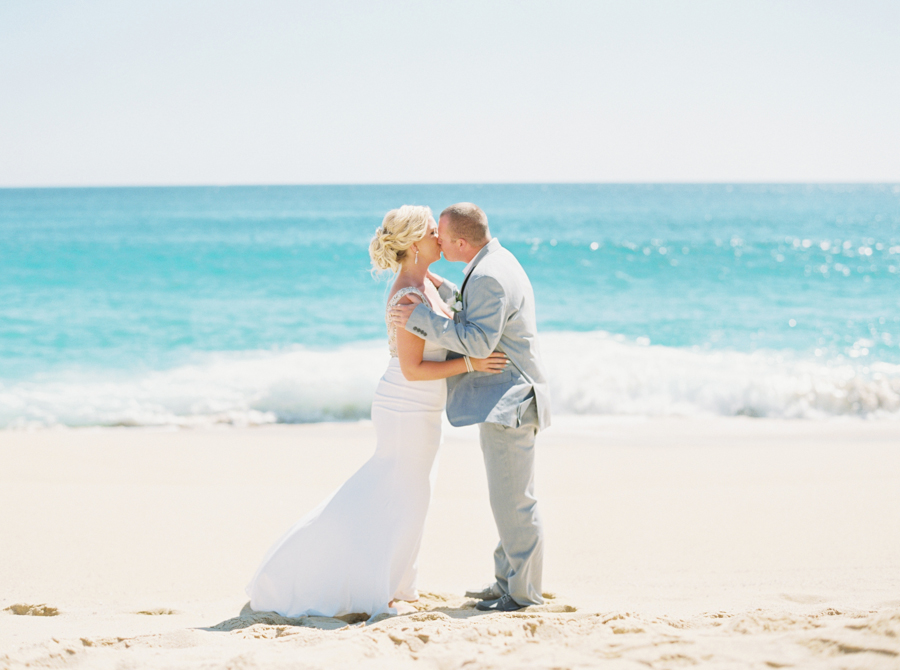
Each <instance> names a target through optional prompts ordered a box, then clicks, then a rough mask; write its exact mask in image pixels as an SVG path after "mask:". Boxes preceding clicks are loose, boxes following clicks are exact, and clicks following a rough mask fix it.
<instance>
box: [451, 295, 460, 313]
mask: <svg viewBox="0 0 900 670" xmlns="http://www.w3.org/2000/svg"><path fill="white" fill-rule="evenodd" d="M453 299H454V301H455V302H454V303H453V304H452V305H450V310H451V311H452V312H453V313H454V314H456V313H457V312H459V311H461V310H462V308H463V304H462V293H460V292H459V291H454V292H453Z"/></svg>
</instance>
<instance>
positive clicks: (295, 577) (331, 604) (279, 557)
mask: <svg viewBox="0 0 900 670" xmlns="http://www.w3.org/2000/svg"><path fill="white" fill-rule="evenodd" d="M408 293H414V294H416V295H418V296H419V297H420V298H421V299H422V300H424V301H425V304H428V299H427V298H426V297H425V296H424V295H423V294H422V293H421V292H420V291H418V290H417V289H411V288H407V289H401V290H399V291H397V293H396V294H394V296H393V298H391V301H390V302H389V303H388V305H387V308H388V309H390V308H391V307H393V306H394V305H395V304H396V303H397V302H398V301H399V300H400V299H401V298H402V297H403V296H404V295H406V294H408ZM386 321H387V325H388V341H389V346H390V349H391V359H390V363H389V364H388V367H387V370H386V371H385V373H384V376H383V377H382V378H381V381H379V383H378V388H377V390H376V391H375V398H374V400H373V402H372V422H373V423H374V424H375V433H376V436H377V443H376V447H375V453H374V455H373V456H372V458H370V459H369V460H368V461H367V462H366V463H365V464H364V465H363V466H362V467H361V468H360V469H359V470H357V471H356V473H355V474H354V475H352V476H351V477H350V479H348V480H347V481H346V482H345V483H344V484H343V486H341V487H340V488H339V489H338V490H337V491H335V492H334V493H333V494H332V495H331V496H330V497H329V498H328V499H326V500H325V501H323V502H322V503H321V504H320V505H319V506H318V507H316V508H315V509H314V510H312V511H311V512H309V514H307V515H306V516H304V517H303V518H302V519H300V521H298V522H297V523H296V524H294V526H293V527H292V528H291V529H290V530H289V531H288V532H287V533H286V534H285V535H284V536H283V537H282V538H281V539H279V540H278V541H277V542H276V543H275V544H274V545H273V546H272V548H271V549H269V552H268V553H267V554H266V556H265V558H264V559H263V561H262V565H260V566H259V569H258V570H257V571H256V574H255V575H254V576H253V579H252V580H251V581H250V584H249V585H248V586H247V589H246V590H247V595H249V596H250V606H251V607H252V608H253V609H254V610H256V611H272V612H278V613H279V614H282V615H283V616H288V617H296V616H300V615H303V614H308V615H318V616H340V615H342V614H351V613H366V614H369V615H370V616H372V617H374V616H376V615H378V614H381V613H383V612H388V611H389V607H388V603H389V602H390V601H391V600H394V599H398V600H415V599H416V598H417V597H418V594H417V591H416V579H417V569H416V561H417V557H418V553H419V545H420V544H421V541H422V531H423V529H424V525H425V514H426V513H427V511H428V504H429V502H430V500H431V484H432V476H433V471H434V469H435V468H434V465H435V456H436V455H437V451H438V448H439V446H440V444H441V412H442V411H443V409H444V401H445V399H446V393H447V391H446V384H445V382H444V380H443V379H440V380H434V381H414V382H411V381H407V380H406V378H405V377H404V376H403V373H402V372H401V371H400V364H399V361H398V359H397V345H396V333H395V332H394V329H393V325H392V324H391V322H390V319H389V318H388V317H386ZM446 356H447V350H446V349H442V348H440V347H437V346H434V345H431V344H429V343H428V342H426V343H425V353H424V358H425V360H430V361H442V360H444V359H445V358H446Z"/></svg>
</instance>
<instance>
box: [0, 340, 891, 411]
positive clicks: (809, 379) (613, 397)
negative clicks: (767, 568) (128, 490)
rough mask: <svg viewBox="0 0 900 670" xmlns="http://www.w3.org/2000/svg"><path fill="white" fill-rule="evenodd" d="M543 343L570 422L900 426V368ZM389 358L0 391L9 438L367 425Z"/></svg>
mask: <svg viewBox="0 0 900 670" xmlns="http://www.w3.org/2000/svg"><path fill="white" fill-rule="evenodd" d="M541 344H542V350H543V356H544V359H545V363H546V367H547V370H548V374H549V377H550V385H551V392H552V396H553V410H554V412H556V413H559V414H590V415H650V416H663V415H678V416H737V415H745V416H756V417H778V418H805V419H821V418H825V417H830V416H841V415H852V416H861V417H868V418H879V417H885V418H888V417H890V418H900V366H898V365H891V364H887V363H873V364H867V363H866V362H865V361H864V359H852V360H851V359H847V360H840V359H838V360H832V361H829V362H826V361H822V360H819V359H817V358H816V357H814V356H813V357H810V358H802V357H798V356H795V355H790V354H786V353H783V352H777V351H757V352H753V353H743V352H735V351H710V350H704V349H700V348H673V347H665V346H657V345H651V344H649V343H648V342H647V341H646V340H643V341H637V342H636V341H633V340H628V339H626V338H624V337H622V336H617V335H611V334H608V333H603V332H590V333H574V332H549V333H545V334H543V336H542V337H541ZM387 360H388V356H387V352H386V346H385V344H384V343H383V342H363V343H357V344H353V345H346V346H342V347H338V348H333V349H326V350H322V349H310V348H303V347H296V348H291V349H287V350H278V351H254V352H240V353H215V354H205V355H203V356H202V357H200V358H198V359H197V360H195V361H194V362H193V363H191V364H190V365H183V366H180V367H175V368H172V369H169V370H161V371H155V372H149V373H143V374H140V375H137V376H134V377H132V378H120V377H116V378H104V377H103V375H101V374H100V373H98V372H93V373H88V372H85V373H80V374H77V375H75V374H72V373H69V374H68V375H66V376H65V377H64V378H63V377H61V378H58V379H56V380H53V381H28V382H7V383H0V427H3V428H12V429H27V428H37V427H52V426H91V425H103V426H166V425H174V426H184V427H189V426H202V425H209V424H231V425H258V424H267V423H303V422H316V421H341V420H356V419H365V418H368V417H369V414H370V410H371V400H372V395H373V392H374V390H375V387H376V385H377V383H378V379H379V378H380V376H381V374H382V372H383V371H384V368H385V365H386V363H387ZM117 374H118V373H117Z"/></svg>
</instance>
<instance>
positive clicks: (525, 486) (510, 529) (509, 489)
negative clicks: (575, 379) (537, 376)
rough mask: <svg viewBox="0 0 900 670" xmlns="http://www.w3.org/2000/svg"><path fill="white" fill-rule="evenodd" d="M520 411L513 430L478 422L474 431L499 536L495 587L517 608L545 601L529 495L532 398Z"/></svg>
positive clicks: (537, 526)
mask: <svg viewBox="0 0 900 670" xmlns="http://www.w3.org/2000/svg"><path fill="white" fill-rule="evenodd" d="M526 402H527V401H526ZM523 409H524V411H523V412H522V414H521V415H520V416H521V418H520V420H519V425H518V426H517V427H510V426H504V425H502V424H499V423H481V424H478V427H479V429H480V432H481V451H482V453H483V454H484V466H485V470H486V471H487V480H488V491H489V493H490V499H491V510H493V512H494V521H495V522H496V523H497V531H498V532H499V534H500V543H499V544H498V545H497V549H496V550H495V551H494V574H495V577H496V580H497V587H499V590H500V591H501V592H502V593H508V594H509V595H511V596H512V598H513V600H515V601H516V602H517V603H519V604H520V605H538V604H541V603H543V602H544V598H543V596H542V594H541V574H542V572H543V562H544V533H543V528H542V526H541V520H540V517H539V515H538V509H537V500H536V499H535V497H534V438H535V436H536V435H537V432H538V418H537V408H536V407H535V402H534V400H533V399H532V400H531V401H530V402H528V404H527V407H526V406H525V405H523Z"/></svg>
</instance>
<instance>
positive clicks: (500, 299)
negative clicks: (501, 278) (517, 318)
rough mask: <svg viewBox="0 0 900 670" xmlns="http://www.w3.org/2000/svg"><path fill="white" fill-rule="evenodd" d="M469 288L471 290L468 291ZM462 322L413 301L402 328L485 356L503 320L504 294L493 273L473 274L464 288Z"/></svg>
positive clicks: (496, 339)
mask: <svg viewBox="0 0 900 670" xmlns="http://www.w3.org/2000/svg"><path fill="white" fill-rule="evenodd" d="M470 291H471V293H470ZM466 295H467V296H470V298H469V300H468V301H467V304H466V323H465V324H463V323H457V322H455V321H452V320H450V319H447V318H446V317H443V316H440V315H438V314H435V313H434V312H432V311H431V310H430V309H428V307H427V306H425V305H417V306H416V308H415V310H413V313H412V314H410V316H409V320H408V321H407V322H406V330H408V331H409V332H411V333H413V334H414V335H418V336H419V337H422V338H424V339H426V340H428V341H429V342H433V343H435V344H437V345H440V346H442V347H444V348H445V349H450V350H451V351H455V352H457V353H460V354H464V355H466V356H472V357H474V358H487V357H488V356H490V354H491V352H492V351H494V350H495V349H496V348H497V345H498V344H499V343H500V335H501V334H502V333H503V328H504V326H505V325H506V321H507V309H506V307H507V305H506V294H505V293H504V292H503V288H502V287H501V286H500V283H499V282H498V281H497V280H496V279H494V278H493V277H486V276H481V277H473V278H472V279H471V280H470V281H469V284H468V287H467V288H466Z"/></svg>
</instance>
